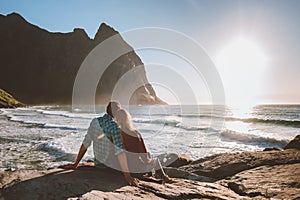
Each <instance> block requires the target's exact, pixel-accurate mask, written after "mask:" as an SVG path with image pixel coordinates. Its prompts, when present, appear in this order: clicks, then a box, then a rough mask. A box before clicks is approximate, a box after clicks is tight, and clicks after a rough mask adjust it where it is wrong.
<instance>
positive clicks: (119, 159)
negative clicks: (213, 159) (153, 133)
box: [63, 101, 170, 186]
mask: <svg viewBox="0 0 300 200" xmlns="http://www.w3.org/2000/svg"><path fill="white" fill-rule="evenodd" d="M92 142H93V150H94V157H95V158H94V163H93V165H94V166H96V167H102V168H106V167H109V168H112V169H115V170H119V171H122V172H123V174H124V177H125V180H126V182H127V183H128V184H129V185H135V186H137V185H138V183H139V180H138V178H135V177H133V176H132V175H131V173H130V172H132V173H134V174H135V175H141V174H143V173H145V172H150V171H151V169H154V168H155V166H156V165H158V164H160V163H158V162H159V160H154V159H151V158H150V157H149V154H148V152H147V150H146V147H145V144H144V141H143V139H142V137H141V134H140V133H139V132H138V131H137V130H135V129H134V128H133V127H132V125H131V119H130V115H129V113H128V112H127V111H126V110H124V109H122V108H121V105H120V103H118V102H115V101H112V102H110V103H109V104H108V106H107V108H106V113H105V114H104V115H103V116H102V117H98V118H95V119H93V120H92V122H91V124H90V126H89V128H88V131H87V134H86V135H85V138H84V140H83V142H82V145H81V147H80V150H79V152H78V155H77V159H76V162H75V163H72V164H67V165H64V166H63V168H65V169H72V168H73V169H74V168H77V167H78V166H79V163H80V161H81V159H82V157H83V156H84V154H85V153H86V151H87V148H88V147H89V146H90V145H91V143H92ZM160 167H161V166H160ZM161 170H162V172H163V169H162V168H161ZM163 174H164V173H163ZM164 179H166V181H168V180H170V179H169V178H168V177H167V176H166V175H165V176H164Z"/></svg>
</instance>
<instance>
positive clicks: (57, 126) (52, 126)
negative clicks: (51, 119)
mask: <svg viewBox="0 0 300 200" xmlns="http://www.w3.org/2000/svg"><path fill="white" fill-rule="evenodd" d="M7 118H8V119H9V120H10V121H14V122H19V123H22V124H26V125H33V126H35V127H38V128H49V129H60V130H77V131H78V130H79V131H85V130H87V128H81V127H75V126H71V125H69V126H68V125H60V124H50V123H44V122H37V121H30V120H25V119H22V118H19V117H18V116H14V115H7Z"/></svg>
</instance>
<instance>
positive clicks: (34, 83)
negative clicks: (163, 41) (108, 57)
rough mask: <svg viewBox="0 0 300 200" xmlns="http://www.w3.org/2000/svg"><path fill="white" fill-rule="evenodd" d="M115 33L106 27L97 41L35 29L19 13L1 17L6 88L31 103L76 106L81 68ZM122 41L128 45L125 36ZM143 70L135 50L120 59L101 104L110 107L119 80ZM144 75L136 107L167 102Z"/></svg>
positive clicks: (78, 32) (104, 82)
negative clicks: (74, 99) (75, 90)
mask: <svg viewBox="0 0 300 200" xmlns="http://www.w3.org/2000/svg"><path fill="white" fill-rule="evenodd" d="M114 34H118V32H117V31H115V30H114V29H113V28H111V27H109V26H107V25H106V24H104V23H102V24H101V26H100V27H99V30H98V32H97V34H96V36H95V38H94V39H90V38H89V37H88V35H87V34H86V33H85V31H84V30H83V29H74V31H73V32H71V33H51V32H48V31H46V30H43V29H41V28H39V27H37V26H35V25H32V24H29V23H28V22H27V21H26V20H25V19H24V18H22V17H21V16H20V15H18V14H15V13H12V14H9V15H7V16H3V15H0V43H1V47H0V56H1V61H0V62H1V65H0V70H1V74H2V76H1V79H0V86H1V87H2V88H4V89H5V90H8V91H10V92H11V93H12V95H13V96H15V97H17V98H18V99H20V100H22V101H23V102H25V103H27V104H53V103H60V104H70V103H71V101H72V90H73V84H74V81H75V78H76V74H77V71H78V69H79V67H80V65H81V63H82V62H83V60H84V59H85V57H86V56H87V55H88V54H89V52H90V51H91V50H92V49H93V48H94V47H96V46H97V45H98V44H99V43H100V42H102V41H104V40H105V39H106V38H108V37H110V36H112V35H114ZM118 42H119V44H120V45H128V44H127V43H126V42H125V41H124V40H123V39H122V38H121V37H120V41H118ZM140 65H142V66H143V63H142V61H141V59H140V58H139V57H138V55H137V54H136V53H135V52H134V50H132V52H130V53H127V54H125V55H123V56H121V57H119V58H118V59H117V60H115V61H114V62H113V63H112V64H111V65H110V66H109V67H108V68H107V70H106V71H105V72H104V74H103V76H102V77H101V79H100V81H99V84H98V89H97V92H96V98H97V99H96V102H97V103H106V102H107V101H108V100H109V99H110V96H111V92H112V89H113V88H114V86H115V84H116V82H117V81H118V79H119V78H120V77H121V76H122V75H123V74H124V73H126V72H127V71H128V70H131V69H132V68H133V67H135V66H140ZM99 67H101V66H99ZM143 73H144V74H137V76H138V77H141V78H142V79H144V80H143V82H144V83H145V86H144V87H142V88H140V89H138V90H137V91H136V92H135V93H134V94H133V95H132V97H131V102H130V103H131V104H162V103H164V102H163V101H161V100H160V99H159V98H158V97H157V96H156V94H155V92H154V90H153V88H152V86H151V85H150V84H147V83H148V80H147V78H146V74H145V70H143ZM146 85H147V86H146ZM147 88H150V89H151V91H153V92H152V93H150V92H149V89H147Z"/></svg>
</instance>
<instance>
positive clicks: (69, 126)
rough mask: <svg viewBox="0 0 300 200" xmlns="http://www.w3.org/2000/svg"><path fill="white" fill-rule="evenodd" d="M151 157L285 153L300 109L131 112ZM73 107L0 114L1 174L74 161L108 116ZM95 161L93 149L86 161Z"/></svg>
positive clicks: (157, 108)
mask: <svg viewBox="0 0 300 200" xmlns="http://www.w3.org/2000/svg"><path fill="white" fill-rule="evenodd" d="M127 109H128V110H129V112H130V114H131V115H132V122H133V125H134V127H135V128H136V129H138V130H139V131H140V132H141V134H142V136H143V138H144V141H145V144H146V146H147V149H148V151H149V152H150V153H151V154H152V155H153V156H157V155H159V154H163V153H177V154H186V155H189V156H190V157H192V158H193V159H199V158H203V157H206V156H210V155H214V154H217V153H225V152H240V151H257V150H263V149H264V148H267V147H276V148H283V147H284V146H285V145H286V144H287V143H288V142H289V141H290V140H291V139H293V138H294V137H295V136H296V135H297V134H299V132H300V105H258V106H255V107H252V108H247V109H236V108H232V107H223V106H209V105H200V106H131V107H128V108H127ZM104 112H105V108H104V107H99V108H97V109H96V111H91V109H87V108H76V109H72V107H71V106H33V107H28V108H16V109H1V110H0V157H1V162H0V170H5V169H9V168H10V169H46V168H50V167H56V166H59V165H61V164H65V163H68V162H72V161H74V160H75V157H76V155H77V152H78V150H79V147H80V145H81V142H82V140H83V137H84V135H85V134H86V131H87V128H88V127H89V124H90V122H91V120H92V119H93V118H95V117H98V116H101V115H103V113H104ZM89 159H93V152H92V148H91V147H90V148H89V149H88V151H87V154H86V156H85V157H84V159H83V160H89Z"/></svg>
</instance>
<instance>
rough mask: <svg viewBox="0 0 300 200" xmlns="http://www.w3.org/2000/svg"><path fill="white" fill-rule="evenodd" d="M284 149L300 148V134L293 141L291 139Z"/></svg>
mask: <svg viewBox="0 0 300 200" xmlns="http://www.w3.org/2000/svg"><path fill="white" fill-rule="evenodd" d="M284 149H298V150H300V135H297V136H296V137H295V138H294V139H293V140H292V141H290V142H289V143H288V144H287V145H286V146H285V147H284Z"/></svg>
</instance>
